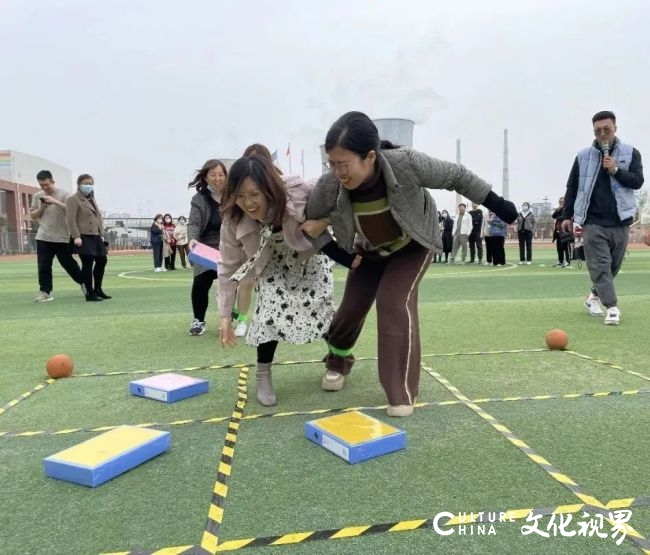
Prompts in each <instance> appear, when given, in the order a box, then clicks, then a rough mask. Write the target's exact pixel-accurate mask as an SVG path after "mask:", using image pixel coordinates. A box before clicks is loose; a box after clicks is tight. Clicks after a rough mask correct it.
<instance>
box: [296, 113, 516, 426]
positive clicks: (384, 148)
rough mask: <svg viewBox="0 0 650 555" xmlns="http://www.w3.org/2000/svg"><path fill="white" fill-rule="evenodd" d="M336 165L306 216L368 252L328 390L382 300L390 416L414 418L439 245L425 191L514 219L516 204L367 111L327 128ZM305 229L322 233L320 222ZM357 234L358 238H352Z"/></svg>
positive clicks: (348, 299) (344, 308) (343, 309)
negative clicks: (424, 283)
mask: <svg viewBox="0 0 650 555" xmlns="http://www.w3.org/2000/svg"><path fill="white" fill-rule="evenodd" d="M325 151H326V152H327V157H328V160H329V167H330V169H331V173H330V174H329V175H323V176H321V178H320V179H319V181H318V184H317V185H316V187H315V189H314V191H313V193H312V195H311V196H310V197H309V201H308V203H307V209H306V212H307V216H308V217H309V218H311V219H313V220H315V219H316V218H321V219H322V220H321V221H320V226H324V225H327V224H329V223H330V222H331V225H332V227H333V229H334V235H335V237H336V240H337V242H338V243H339V245H340V246H341V247H342V248H343V249H345V250H346V251H348V252H351V251H353V250H354V251H355V252H356V253H358V254H361V255H362V256H363V259H362V262H361V264H360V266H359V267H358V268H357V269H356V270H355V271H354V272H349V273H348V277H347V281H346V284H345V292H344V293H343V299H342V301H341V304H340V305H339V308H338V310H337V312H336V315H335V316H334V319H333V321H332V324H331V326H330V328H329V330H328V332H327V342H328V347H329V353H328V355H327V356H326V358H325V366H326V372H325V376H324V377H323V380H322V387H323V389H325V390H332V391H336V390H339V389H342V388H343V384H344V380H345V376H346V375H347V374H349V373H350V370H351V368H352V365H353V364H354V356H353V355H352V349H353V347H354V344H355V343H356V341H357V338H358V337H359V335H360V333H361V330H362V328H363V324H364V322H365V319H366V316H367V314H368V312H369V311H370V308H371V307H372V305H373V303H374V302H375V300H376V310H377V328H378V369H379V380H380V382H381V384H382V386H383V388H384V391H385V392H386V396H387V398H388V404H389V406H388V415H389V416H409V415H410V414H412V412H413V403H414V402H415V399H416V397H417V395H418V385H419V379H420V363H421V360H420V329H419V322H418V307H417V302H418V287H419V283H420V281H421V279H422V277H423V275H424V273H425V272H426V270H427V268H428V267H429V263H430V260H431V254H432V251H433V250H435V249H439V248H441V247H442V242H441V239H440V228H439V226H438V213H437V210H436V204H435V201H434V199H433V197H431V195H430V194H429V192H428V191H427V190H426V189H446V190H449V191H454V190H455V191H458V192H459V193H461V194H462V195H463V196H466V197H468V198H469V199H470V200H473V201H474V202H476V203H478V204H483V205H484V206H486V207H487V208H489V209H492V210H494V211H495V212H497V213H498V214H501V215H502V216H503V217H504V218H505V219H507V220H508V221H514V220H515V218H516V215H517V212H516V208H515V206H514V205H513V204H512V203H511V202H508V201H506V200H504V199H503V198H501V197H499V196H497V195H496V194H495V193H494V192H492V191H491V190H490V189H491V188H490V185H489V184H488V183H486V182H485V181H483V180H482V179H480V178H479V177H477V176H476V175H474V174H473V173H471V172H470V171H468V170H466V169H465V168H464V167H463V166H460V165H457V164H452V163H451V162H443V161H442V160H437V159H435V158H431V157H429V156H427V155H426V154H423V153H420V152H417V151H415V150H413V149H410V148H398V147H395V146H394V145H392V144H391V143H389V142H387V141H382V142H381V143H380V140H379V133H378V131H377V127H376V126H375V124H374V123H373V122H372V120H371V119H370V118H369V117H368V116H367V115H365V114H363V113H361V112H349V113H347V114H345V115H343V116H341V117H340V118H339V119H338V120H337V121H336V122H335V123H334V124H333V125H332V127H330V130H329V131H328V133H327V136H326V138H325ZM303 228H304V229H305V230H306V231H307V232H308V233H309V234H310V235H312V236H314V233H318V232H319V231H320V230H321V229H322V227H320V228H318V227H316V225H315V222H313V221H310V222H308V223H306V225H304V226H303ZM355 239H356V241H355Z"/></svg>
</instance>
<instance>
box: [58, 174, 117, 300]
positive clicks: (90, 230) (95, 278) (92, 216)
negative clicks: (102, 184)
mask: <svg viewBox="0 0 650 555" xmlns="http://www.w3.org/2000/svg"><path fill="white" fill-rule="evenodd" d="M94 191H95V182H94V180H93V178H92V176H91V175H88V174H87V173H84V174H82V175H80V176H79V177H78V178H77V192H76V193H75V194H74V195H70V196H69V197H68V198H67V199H66V201H65V210H66V218H65V220H66V225H67V226H68V231H69V232H70V237H71V238H72V242H73V246H72V252H73V253H74V254H78V255H79V258H81V276H82V278H83V284H84V287H85V289H86V290H85V293H86V300H87V301H103V300H104V299H110V298H111V297H110V295H107V294H106V293H104V290H103V289H102V282H103V281H104V270H105V268H106V263H107V261H108V258H107V256H106V255H107V251H106V246H107V244H106V243H105V242H104V237H103V235H104V222H103V221H102V214H101V212H100V211H99V207H98V206H97V203H96V202H95V192H94Z"/></svg>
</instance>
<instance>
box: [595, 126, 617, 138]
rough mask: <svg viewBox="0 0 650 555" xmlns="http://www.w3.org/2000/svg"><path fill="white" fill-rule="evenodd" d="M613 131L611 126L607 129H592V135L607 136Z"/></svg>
mask: <svg viewBox="0 0 650 555" xmlns="http://www.w3.org/2000/svg"><path fill="white" fill-rule="evenodd" d="M612 131H613V128H612V127H611V126H609V125H608V126H607V127H594V135H596V136H598V135H609V134H610V133H611V132H612Z"/></svg>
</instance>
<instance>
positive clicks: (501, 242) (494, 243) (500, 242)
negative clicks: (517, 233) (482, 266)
mask: <svg viewBox="0 0 650 555" xmlns="http://www.w3.org/2000/svg"><path fill="white" fill-rule="evenodd" d="M488 239H489V240H490V241H489V242H490V251H491V254H492V260H491V262H492V265H494V266H499V265H501V264H505V263H506V248H505V244H506V238H505V237H498V236H497V237H486V238H485V245H486V247H487V244H488ZM489 256H490V255H488V257H489ZM488 262H490V259H489V258H488Z"/></svg>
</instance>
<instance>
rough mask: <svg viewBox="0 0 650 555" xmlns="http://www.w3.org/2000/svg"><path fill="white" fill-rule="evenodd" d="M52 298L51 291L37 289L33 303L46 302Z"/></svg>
mask: <svg viewBox="0 0 650 555" xmlns="http://www.w3.org/2000/svg"><path fill="white" fill-rule="evenodd" d="M53 300H54V295H52V294H51V293H46V292H45V291H39V292H38V294H37V295H36V298H35V299H34V302H35V303H47V302H49V301H53Z"/></svg>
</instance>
